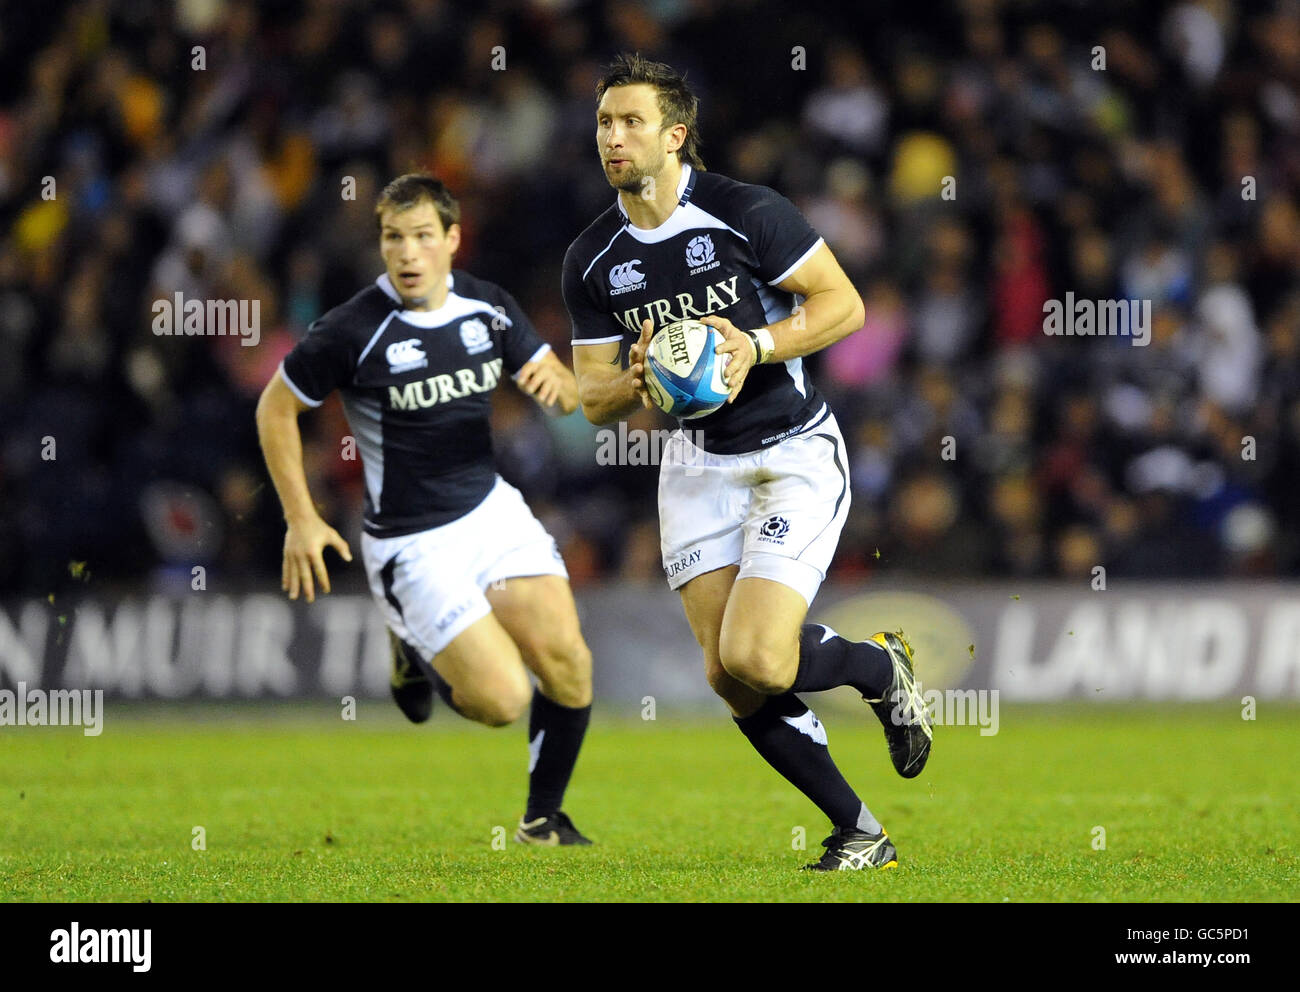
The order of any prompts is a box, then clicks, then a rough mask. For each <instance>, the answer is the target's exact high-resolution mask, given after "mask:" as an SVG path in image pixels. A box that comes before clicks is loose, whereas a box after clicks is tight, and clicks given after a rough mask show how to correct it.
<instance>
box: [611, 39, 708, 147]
mask: <svg viewBox="0 0 1300 992" xmlns="http://www.w3.org/2000/svg"><path fill="white" fill-rule="evenodd" d="M636 83H646V84H648V85H650V86H653V87H654V88H655V93H656V94H657V95H658V103H659V116H660V117H662V118H663V124H662V125H661V126H660V128H659V129H660V130H661V131H662V130H663V129H664V128H666V127H673V126H674V125H676V124H685V125H686V140H685V141H683V142H682V147H681V148H679V149H677V157H678V158H679V159H680V160H681V161H683V162H685V163H687V164H688V165H689V166H691V167H692V168H694V169H699V170H700V171H701V172H703V171H705V169H704V161H703V160H702V159H701V158H700V128H699V125H698V124H697V123H696V119H697V114H698V112H699V107H700V101H699V100H698V99H697V98H696V96H695V94H694V93H692V92H691V88H690V86H689V85H687V83H686V76H685V75H683V74H682V73H680V72H678V71H677V70H676V69H674V68H673V67H672V66H670V65H665V64H664V63H663V62H651V61H650V60H649V59H643V58H642V57H641V56H640V55H638V54H629V53H627V52H624V53H623V54H621V55H618V56H616V57H615V58H614V61H613V62H611V63H610V64H609V66H608V68H606V70H605V75H603V76H601V77H600V81H599V82H598V83H596V103H600V101H601V100H602V99H603V98H604V96H605V91H606V90H608V89H611V88H612V87H615V86H631V85H634V84H636Z"/></svg>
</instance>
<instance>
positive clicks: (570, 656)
mask: <svg viewBox="0 0 1300 992" xmlns="http://www.w3.org/2000/svg"><path fill="white" fill-rule="evenodd" d="M532 661H533V664H532V666H531V667H532V668H533V671H534V672H535V673H536V674H537V677H538V679H539V680H540V681H541V682H542V685H543V687H544V688H545V690H546V695H547V697H548V698H550V699H552V700H554V701H555V702H557V703H559V704H560V705H561V706H570V707H576V706H586V705H587V704H588V703H590V702H591V650H590V649H589V648H588V647H587V643H586V642H585V641H584V640H583V639H582V635H581V634H575V635H574V636H572V637H569V638H565V639H563V640H555V641H551V642H550V643H548V644H545V645H542V646H540V647H539V648H538V650H537V651H535V652H534V653H533V658H532Z"/></svg>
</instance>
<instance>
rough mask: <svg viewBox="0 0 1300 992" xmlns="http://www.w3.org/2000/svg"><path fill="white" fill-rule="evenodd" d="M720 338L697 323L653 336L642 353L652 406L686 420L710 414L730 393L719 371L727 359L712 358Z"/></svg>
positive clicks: (668, 326)
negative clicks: (644, 353) (644, 356)
mask: <svg viewBox="0 0 1300 992" xmlns="http://www.w3.org/2000/svg"><path fill="white" fill-rule="evenodd" d="M722 341H723V337H722V335H721V334H719V333H718V332H717V331H715V330H714V329H713V328H712V327H710V326H709V325H708V324H703V323H701V322H700V321H698V320H689V319H688V320H679V321H676V322H674V323H672V324H666V325H665V326H663V327H661V328H659V330H658V331H657V332H655V335H654V337H652V338H651V339H650V346H649V347H648V348H647V349H646V361H645V388H646V392H647V393H649V394H650V399H651V401H652V402H653V403H654V405H655V406H657V407H659V409H660V410H662V411H663V412H664V413H666V414H669V415H670V416H673V417H681V418H683V419H686V420H689V419H690V418H691V417H703V416H704V415H705V414H706V413H712V412H713V411H714V410H716V409H718V407H720V406H722V404H723V403H725V402H726V401H727V394H728V392H730V390H729V389H728V388H727V384H726V383H725V382H723V381H722V369H723V367H724V365H725V360H726V359H727V358H729V357H730V356H727V355H715V354H714V353H713V349H714V348H716V347H717V346H718V345H720V344H722Z"/></svg>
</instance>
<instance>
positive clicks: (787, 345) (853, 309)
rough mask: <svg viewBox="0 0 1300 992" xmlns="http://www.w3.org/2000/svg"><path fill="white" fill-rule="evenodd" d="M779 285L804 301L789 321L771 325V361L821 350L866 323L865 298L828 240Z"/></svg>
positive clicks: (769, 330)
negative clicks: (829, 245)
mask: <svg viewBox="0 0 1300 992" xmlns="http://www.w3.org/2000/svg"><path fill="white" fill-rule="evenodd" d="M776 285H777V288H778V289H784V290H785V291H786V292H789V293H796V294H798V295H799V296H802V297H803V298H804V301H803V303H801V304H800V305H799V306H797V307H795V309H794V312H793V313H791V314H790V316H789V317H787V318H786V319H785V320H779V321H777V322H776V323H775V324H769V325H768V326H767V331H768V333H769V334H771V335H772V343H773V345H774V350H773V352H772V354H771V355H770V356H769V357H768V358H767V361H768V362H769V363H771V362H784V361H785V360H787V359H789V358H798V357H800V356H801V355H811V354H812V353H813V352H815V351H821V350H822V349H823V348H825V347H828V346H829V345H832V344H834V343H835V342H836V341H839V340H841V339H843V338H846V337H848V336H849V335H850V334H852V333H853V332H854V331H856V330H858V329H859V328H861V327H862V325H863V323H865V322H866V319H867V311H866V308H865V307H864V306H863V305H862V297H861V296H859V295H858V291H857V290H856V289H855V288H854V287H853V283H852V282H850V281H849V277H848V276H847V275H845V274H844V270H843V269H842V268H840V263H839V262H838V261H837V260H836V258H835V254H834V253H833V252H832V251H831V250H830V248H828V247H827V246H826V244H825V243H823V244H822V246H821V247H820V248H818V249H817V250H816V251H815V252H813V256H812V258H810V259H808V261H806V262H804V264H803V265H801V266H799V268H797V269H796V270H795V271H794V272H792V273H791V274H790V275H789V276H787V277H786V278H785V279H783V280H781V281H780V282H779V283H777V284H776Z"/></svg>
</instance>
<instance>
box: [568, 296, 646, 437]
mask: <svg viewBox="0 0 1300 992" xmlns="http://www.w3.org/2000/svg"><path fill="white" fill-rule="evenodd" d="M653 329H654V325H653V324H652V323H651V322H650V321H649V320H644V321H642V322H641V337H640V338H638V339H637V341H636V343H635V344H633V345H632V348H631V350H630V351H629V352H628V357H627V368H623V367H622V365H621V364H620V362H619V352H620V348H619V343H618V342H617V341H608V342H605V343H603V344H583V343H582V342H581V341H574V343H573V371H574V373H575V375H576V376H577V379H578V399H579V400H581V402H582V412H583V413H584V414H585V415H586V417H587V419H588V420H590V421H591V422H592V423H593V424H612V423H613V422H614V421H616V420H622V419H623V418H624V417H630V416H631V415H632V414H634V413H635V412H636V411H637V408H638V407H642V406H644V407H646V408H647V409H649V407H650V397H649V395H648V394H647V393H646V391H645V350H646V348H647V347H648V346H649V344H650V336H651V332H652V331H653Z"/></svg>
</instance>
